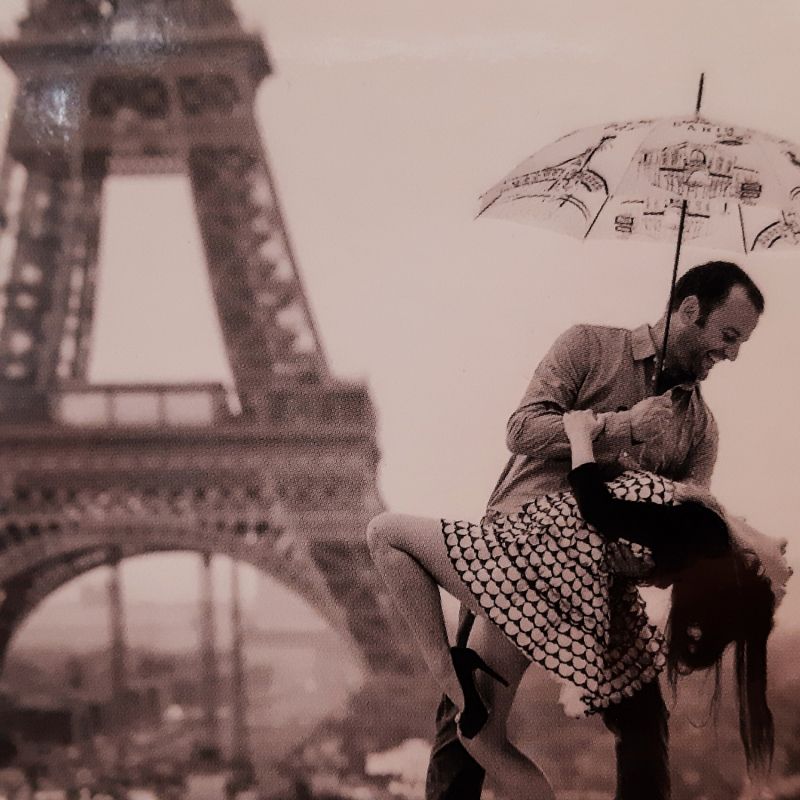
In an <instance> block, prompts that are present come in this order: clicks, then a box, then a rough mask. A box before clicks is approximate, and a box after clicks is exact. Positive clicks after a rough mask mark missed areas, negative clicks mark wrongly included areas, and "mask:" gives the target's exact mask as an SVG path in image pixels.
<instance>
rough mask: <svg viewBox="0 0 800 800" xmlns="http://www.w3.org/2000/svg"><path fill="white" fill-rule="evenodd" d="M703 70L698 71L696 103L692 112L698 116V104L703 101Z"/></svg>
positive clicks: (704, 76) (704, 75)
mask: <svg viewBox="0 0 800 800" xmlns="http://www.w3.org/2000/svg"><path fill="white" fill-rule="evenodd" d="M705 78H706V74H705V72H701V73H700V85H699V86H698V88H697V105H696V106H695V109H694V113H695V114H696V115H697V116H700V105H701V103H702V102H703V83H704V82H705Z"/></svg>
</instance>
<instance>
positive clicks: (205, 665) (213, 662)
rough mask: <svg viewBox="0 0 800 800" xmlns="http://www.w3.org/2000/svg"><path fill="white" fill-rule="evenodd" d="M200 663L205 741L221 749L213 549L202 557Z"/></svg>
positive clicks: (214, 747)
mask: <svg viewBox="0 0 800 800" xmlns="http://www.w3.org/2000/svg"><path fill="white" fill-rule="evenodd" d="M200 665H201V669H202V675H201V692H202V696H201V703H202V707H203V740H204V741H203V745H204V746H205V747H208V748H211V749H213V751H214V752H215V753H219V752H220V749H219V723H218V720H217V707H218V705H219V703H218V700H219V669H218V666H217V646H216V626H215V624H214V585H213V579H212V573H211V553H203V555H202V557H201V561H200Z"/></svg>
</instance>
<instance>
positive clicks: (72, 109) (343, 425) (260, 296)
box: [0, 0, 416, 674]
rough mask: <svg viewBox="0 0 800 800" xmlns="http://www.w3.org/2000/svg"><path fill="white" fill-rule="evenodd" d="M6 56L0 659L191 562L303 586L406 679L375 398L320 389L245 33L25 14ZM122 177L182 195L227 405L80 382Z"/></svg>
mask: <svg viewBox="0 0 800 800" xmlns="http://www.w3.org/2000/svg"><path fill="white" fill-rule="evenodd" d="M0 57H2V58H3V59H4V60H5V62H6V63H7V64H8V66H9V67H10V68H11V69H12V70H13V72H14V73H15V76H16V78H17V81H18V89H17V94H16V99H15V101H14V104H13V107H12V109H11V124H10V131H9V138H8V144H7V148H6V152H5V156H4V160H3V163H2V168H1V169H0V297H2V304H1V307H2V312H0V452H1V453H2V460H0V589H1V590H2V591H1V592H0V597H2V603H0V657H2V655H4V654H5V651H6V649H7V647H8V644H9V641H10V640H11V637H12V636H13V635H14V633H15V631H16V630H17V629H18V628H19V626H20V624H21V623H22V621H23V620H25V619H26V617H27V616H28V615H29V614H30V613H31V612H32V611H33V610H34V609H35V608H36V607H37V605H38V604H39V603H40V602H41V601H42V600H43V599H44V598H45V597H47V596H48V595H49V594H50V593H52V592H53V591H54V590H55V589H57V588H58V587H60V586H61V585H63V584H64V583H66V582H67V581H69V580H71V579H73V578H74V577H77V576H79V575H81V574H83V573H84V572H86V571H88V570H90V569H93V568H95V567H97V566H98V565H100V564H105V563H109V564H116V563H118V561H119V559H121V558H123V559H124V558H127V557H130V556H134V555H139V554H143V553H153V552H163V551H169V550H194V551H197V552H199V553H204V554H208V553H222V554H226V555H228V556H230V557H232V558H234V559H236V560H240V561H245V562H248V563H250V564H253V565H255V566H256V567H258V568H259V569H261V570H263V571H264V572H265V573H266V574H268V575H270V576H272V577H274V578H275V579H277V580H278V581H280V582H281V583H282V584H284V585H285V586H286V587H288V588H289V589H290V590H293V591H294V592H296V593H298V594H299V595H300V596H301V597H303V598H304V599H305V600H306V601H307V602H308V603H309V604H310V605H311V606H312V607H313V608H315V609H316V610H317V611H318V612H319V614H320V615H321V616H322V618H323V619H325V620H326V621H327V622H328V623H329V624H330V625H331V626H332V627H333V628H334V629H335V630H336V631H338V632H339V633H340V634H341V636H342V637H344V639H345V640H346V641H347V642H349V643H351V644H352V646H353V649H354V651H356V652H357V653H358V654H360V656H361V658H362V660H363V663H364V665H365V667H366V669H367V672H371V673H393V674H411V673H413V671H414V669H415V663H416V662H415V661H414V659H413V658H412V657H411V656H410V655H409V651H408V649H407V647H406V645H405V644H403V637H402V636H401V635H399V627H400V623H399V622H398V621H397V620H395V618H394V614H393V612H392V610H391V608H390V606H389V603H388V599H387V598H386V596H385V595H384V593H383V589H382V587H381V585H380V581H379V579H378V577H377V575H376V574H375V572H374V570H373V569H372V565H371V561H370V559H369V555H368V551H367V548H366V545H365V539H364V530H365V528H366V524H367V522H368V520H369V519H370V517H371V516H372V515H373V514H375V513H377V512H378V511H379V510H381V508H382V502H381V499H380V496H379V492H378V488H377V483H376V470H377V466H378V462H379V452H378V447H377V442H376V433H375V414H374V410H373V407H372V403H371V400H370V396H369V393H368V390H367V388H366V386H365V385H364V384H362V383H358V382H347V381H342V380H338V379H337V378H336V377H335V376H333V375H332V374H331V373H330V370H329V368H328V364H327V360H326V357H325V354H324V350H323V347H322V343H321V338H320V332H319V331H318V329H317V327H316V325H315V322H314V319H313V316H312V314H311V311H310V308H309V304H308V301H307V297H306V294H305V292H304V289H303V284H302V280H301V275H300V272H299V270H298V266H297V264H296V260H295V257H294V253H293V251H292V247H291V243H290V240H289V236H288V233H287V230H286V226H285V221H284V216H283V213H282V210H281V206H280V202H279V198H278V196H277V192H276V188H275V184H274V181H273V179H272V175H271V173H270V169H269V165H268V161H267V158H266V155H265V152H264V148H263V145H262V143H261V139H260V136H259V132H258V128H257V125H256V120H255V118H254V115H253V102H254V97H255V92H256V90H257V88H258V85H259V83H260V82H261V81H262V79H264V78H265V77H267V76H268V75H269V74H270V65H269V59H268V57H267V53H266V49H265V47H264V44H263V41H262V39H261V38H260V36H257V35H255V34H252V33H249V32H246V31H245V30H244V29H243V28H242V26H241V25H240V23H239V21H238V19H237V17H236V14H235V13H234V11H233V9H232V6H231V4H230V2H229V0H204V2H202V3H199V2H194V1H193V0H116V1H114V0H30V2H29V4H28V11H27V14H26V16H25V17H24V18H23V19H22V20H21V21H20V24H19V32H18V35H17V36H15V37H14V38H11V39H7V40H5V41H2V42H0ZM120 174H121V175H141V176H148V175H163V174H180V175H184V176H186V177H187V178H188V181H189V185H190V187H191V194H192V199H193V207H194V212H195V214H196V218H197V222H198V226H199V230H200V233H201V237H202V244H203V250H204V256H205V266H206V268H207V270H208V275H209V280H210V285H211V289H212V294H213V300H214V303H215V305H216V311H217V314H218V318H219V322H220V327H221V332H222V338H223V341H224V345H225V349H226V352H227V356H228V360H229V364H230V369H231V373H232V376H233V384H234V386H233V390H228V389H225V388H224V387H222V386H221V385H217V384H205V383H174V384H168V385H164V384H135V385H128V384H125V385H121V384H120V385H96V384H93V383H91V382H90V381H89V380H88V377H87V373H88V363H89V356H90V353H91V342H92V333H93V329H94V325H95V303H96V289H97V284H98V277H99V275H100V273H101V271H102V269H103V265H102V264H101V263H100V259H99V240H100V226H101V221H102V217H103V209H104V204H103V186H104V182H105V180H106V178H108V177H110V176H113V175H120ZM133 213H135V211H134V212H133Z"/></svg>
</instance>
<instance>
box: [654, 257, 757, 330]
mask: <svg viewBox="0 0 800 800" xmlns="http://www.w3.org/2000/svg"><path fill="white" fill-rule="evenodd" d="M734 286H741V287H742V288H743V289H744V291H745V293H746V294H747V299H748V300H749V301H750V302H751V303H752V304H753V307H754V308H755V310H756V311H758V313H759V314H762V313H763V312H764V295H763V294H761V291H760V289H759V288H758V286H756V285H755V283H753V280H752V278H751V277H750V276H749V275H748V274H747V273H746V272H745V271H744V270H743V269H742V268H741V267H740V266H738V265H737V264H734V263H733V262H731V261H709V262H708V263H707V264H700V265H699V266H696V267H692V268H691V269H690V270H688V271H687V272H685V273H684V274H683V275H681V277H680V278H679V279H678V282H677V283H676V284H675V294H674V296H673V298H672V306H671V308H670V311H677V310H678V308H679V307H680V304H681V303H682V302H683V301H684V300H685V299H686V298H687V297H691V296H692V295H694V296H695V297H696V298H697V300H698V302H699V304H700V317H699V319H698V322H699V323H700V324H701V325H702V324H704V323H705V321H706V319H707V318H708V315H709V314H710V313H711V312H712V311H713V310H714V309H715V308H717V307H718V306H721V305H722V304H723V303H724V302H725V301H726V300H727V299H728V295H729V294H730V291H731V289H733V287H734Z"/></svg>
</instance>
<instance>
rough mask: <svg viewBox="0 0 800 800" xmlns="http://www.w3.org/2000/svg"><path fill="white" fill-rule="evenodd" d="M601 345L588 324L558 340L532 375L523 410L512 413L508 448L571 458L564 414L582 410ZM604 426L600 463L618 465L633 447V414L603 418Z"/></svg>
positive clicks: (608, 414) (597, 447)
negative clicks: (586, 383) (582, 394)
mask: <svg viewBox="0 0 800 800" xmlns="http://www.w3.org/2000/svg"><path fill="white" fill-rule="evenodd" d="M598 350H599V348H598V345H597V341H596V340H595V339H594V337H593V336H592V335H591V334H590V333H589V331H587V329H586V327H585V326H583V325H574V326H573V327H571V328H569V330H567V331H566V332H565V333H563V334H562V335H561V336H559V337H558V339H556V341H555V343H554V344H553V346H552V347H551V348H550V351H549V352H548V353H547V355H546V356H545V357H544V358H543V359H542V361H541V362H540V364H539V366H538V367H537V368H536V371H535V372H534V374H533V378H532V379H531V382H530V384H529V385H528V388H527V390H526V392H525V395H524V397H523V398H522V402H521V403H520V406H519V408H518V409H517V410H516V411H515V412H514V413H513V414H512V415H511V418H510V419H509V421H508V426H507V429H506V444H507V446H508V449H509V450H510V451H511V452H512V453H515V454H520V455H528V456H537V457H539V458H542V459H567V458H569V453H570V448H569V440H568V439H567V436H566V434H565V433H564V425H563V423H562V420H561V416H562V415H563V414H564V413H565V412H566V411H573V410H575V409H580V408H583V407H584V406H581V405H580V404H579V402H578V398H579V395H580V391H581V388H582V387H583V384H584V381H585V380H586V377H587V375H588V374H589V369H590V367H591V365H592V364H593V363H597V361H598V359H599V357H600V354H599V352H598ZM598 418H599V419H600V420H601V421H602V422H603V427H602V428H601V429H600V431H599V433H598V435H597V437H596V438H595V441H594V452H595V458H596V459H597V461H599V462H600V463H609V462H615V461H616V460H617V458H618V457H619V454H620V453H621V452H622V451H623V450H629V449H630V448H631V412H630V411H629V410H628V411H617V412H606V413H603V414H598Z"/></svg>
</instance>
